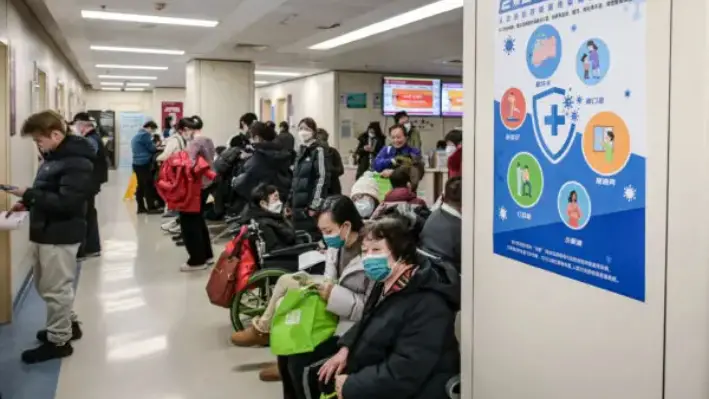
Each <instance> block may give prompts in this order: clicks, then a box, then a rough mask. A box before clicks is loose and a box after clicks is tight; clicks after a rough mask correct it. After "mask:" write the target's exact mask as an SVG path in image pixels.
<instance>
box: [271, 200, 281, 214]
mask: <svg viewBox="0 0 709 399" xmlns="http://www.w3.org/2000/svg"><path fill="white" fill-rule="evenodd" d="M268 210H269V211H271V212H273V213H281V211H282V210H283V202H281V201H276V202H271V203H270V204H268Z"/></svg>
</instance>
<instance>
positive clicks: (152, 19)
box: [81, 10, 219, 28]
mask: <svg viewBox="0 0 709 399" xmlns="http://www.w3.org/2000/svg"><path fill="white" fill-rule="evenodd" d="M81 16H82V17H84V18H86V19H102V20H107V21H122V22H142V23H148V24H167V25H182V26H201V27H206V28H214V27H215V26H217V25H219V21H209V20H205V19H193V18H174V17H158V16H155V15H140V14H123V13H120V12H105V11H87V10H82V11H81Z"/></svg>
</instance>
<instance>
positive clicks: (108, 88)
mask: <svg viewBox="0 0 709 399" xmlns="http://www.w3.org/2000/svg"><path fill="white" fill-rule="evenodd" d="M121 90H123V89H122V88H120V87H102V88H101V91H121Z"/></svg>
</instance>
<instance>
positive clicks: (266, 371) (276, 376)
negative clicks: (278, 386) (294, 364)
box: [258, 362, 281, 382]
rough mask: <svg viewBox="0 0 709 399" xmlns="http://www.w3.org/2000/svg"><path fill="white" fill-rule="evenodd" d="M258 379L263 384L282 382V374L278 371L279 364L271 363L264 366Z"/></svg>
mask: <svg viewBox="0 0 709 399" xmlns="http://www.w3.org/2000/svg"><path fill="white" fill-rule="evenodd" d="M258 378H259V380H261V381H263V382H278V381H281V372H280V370H278V363H275V362H274V363H269V364H268V365H266V366H264V367H263V368H262V369H261V371H259V373H258Z"/></svg>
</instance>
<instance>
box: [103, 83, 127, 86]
mask: <svg viewBox="0 0 709 399" xmlns="http://www.w3.org/2000/svg"><path fill="white" fill-rule="evenodd" d="M101 86H123V82H101Z"/></svg>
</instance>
